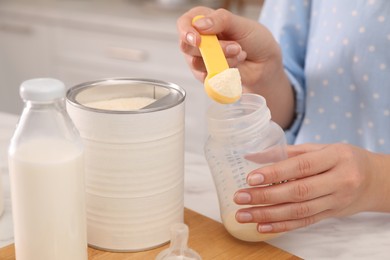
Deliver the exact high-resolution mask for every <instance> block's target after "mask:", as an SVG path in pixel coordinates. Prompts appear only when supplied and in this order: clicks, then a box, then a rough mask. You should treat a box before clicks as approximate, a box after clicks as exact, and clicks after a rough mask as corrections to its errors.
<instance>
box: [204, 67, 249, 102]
mask: <svg viewBox="0 0 390 260" xmlns="http://www.w3.org/2000/svg"><path fill="white" fill-rule="evenodd" d="M208 84H209V85H210V86H211V87H212V88H213V89H214V91H215V92H217V93H218V94H220V95H222V96H225V97H237V96H240V95H241V92H242V86H241V76H240V72H239V71H238V69H236V68H230V69H227V70H224V71H222V72H221V73H218V74H217V75H215V76H214V77H212V78H210V79H209V80H208Z"/></svg>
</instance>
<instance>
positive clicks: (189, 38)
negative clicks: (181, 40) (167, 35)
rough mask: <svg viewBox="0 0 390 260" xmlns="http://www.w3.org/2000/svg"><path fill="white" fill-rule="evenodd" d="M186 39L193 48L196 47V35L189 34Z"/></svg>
mask: <svg viewBox="0 0 390 260" xmlns="http://www.w3.org/2000/svg"><path fill="white" fill-rule="evenodd" d="M186 39H187V41H188V42H189V43H190V44H191V45H192V46H196V37H195V34H193V33H191V32H189V33H187V35H186Z"/></svg>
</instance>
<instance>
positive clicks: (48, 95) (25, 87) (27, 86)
mask: <svg viewBox="0 0 390 260" xmlns="http://www.w3.org/2000/svg"><path fill="white" fill-rule="evenodd" d="M65 93H66V91H65V84H64V83H63V82H62V81H60V80H58V79H54V78H35V79H29V80H26V81H24V82H23V83H22V84H21V85H20V97H21V98H22V99H23V100H30V101H43V102H44V101H51V100H54V99H58V98H63V97H65Z"/></svg>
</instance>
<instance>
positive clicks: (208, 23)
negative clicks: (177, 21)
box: [194, 18, 213, 30]
mask: <svg viewBox="0 0 390 260" xmlns="http://www.w3.org/2000/svg"><path fill="white" fill-rule="evenodd" d="M194 26H195V27H196V28H197V29H200V30H207V29H210V28H211V27H212V26H213V21H212V20H211V19H210V18H202V19H199V20H196V21H195V22H194Z"/></svg>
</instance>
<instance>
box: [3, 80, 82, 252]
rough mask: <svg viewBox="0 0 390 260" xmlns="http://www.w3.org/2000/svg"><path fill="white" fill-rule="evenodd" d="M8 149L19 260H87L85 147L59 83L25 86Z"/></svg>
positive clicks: (16, 249)
mask: <svg viewBox="0 0 390 260" xmlns="http://www.w3.org/2000/svg"><path fill="white" fill-rule="evenodd" d="M20 95H21V97H22V99H23V101H24V103H25V106H24V110H23V113H22V115H21V117H20V119H19V122H18V125H17V128H16V130H15V133H14V135H13V137H12V140H11V144H10V147H9V150H8V159H9V172H10V182H11V201H12V212H13V222H14V235H15V253H16V259H18V260H32V259H37V260H38V259H39V260H70V259H72V260H86V259H87V257H88V256H87V229H86V217H85V215H86V214H85V189H84V163H83V154H84V152H83V151H84V150H83V146H82V142H81V138H80V137H79V135H78V132H77V131H76V128H75V127H74V125H73V123H72V121H71V120H70V118H69V116H68V114H67V113H66V110H65V99H64V97H65V86H64V84H63V83H62V82H61V81H58V80H56V79H49V78H41V79H31V80H27V81H25V82H23V83H22V85H21V87H20Z"/></svg>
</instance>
